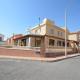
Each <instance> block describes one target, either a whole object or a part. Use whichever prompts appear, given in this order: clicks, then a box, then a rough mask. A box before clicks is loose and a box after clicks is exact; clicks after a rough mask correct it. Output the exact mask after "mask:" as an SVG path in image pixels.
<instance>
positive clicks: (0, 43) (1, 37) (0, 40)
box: [0, 34, 5, 46]
mask: <svg viewBox="0 0 80 80" xmlns="http://www.w3.org/2000/svg"><path fill="white" fill-rule="evenodd" d="M4 44H5V41H4V35H3V34H0V46H1V45H4Z"/></svg>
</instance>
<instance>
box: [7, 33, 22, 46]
mask: <svg viewBox="0 0 80 80" xmlns="http://www.w3.org/2000/svg"><path fill="white" fill-rule="evenodd" d="M22 36H23V35H22V34H15V35H14V34H13V36H11V37H10V38H8V39H7V40H6V45H14V40H13V39H16V38H19V37H22Z"/></svg>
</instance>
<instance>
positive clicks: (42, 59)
mask: <svg viewBox="0 0 80 80" xmlns="http://www.w3.org/2000/svg"><path fill="white" fill-rule="evenodd" d="M76 56H80V54H79V53H78V54H74V55H67V56H62V57H56V58H40V57H18V56H5V55H0V58H10V59H22V60H32V61H44V62H56V61H61V60H64V59H68V58H72V57H76Z"/></svg>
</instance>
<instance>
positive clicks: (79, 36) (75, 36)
mask: <svg viewBox="0 0 80 80" xmlns="http://www.w3.org/2000/svg"><path fill="white" fill-rule="evenodd" d="M68 38H69V40H74V41H77V42H78V44H77V45H78V49H79V51H80V31H78V32H73V33H70V34H69V35H68Z"/></svg>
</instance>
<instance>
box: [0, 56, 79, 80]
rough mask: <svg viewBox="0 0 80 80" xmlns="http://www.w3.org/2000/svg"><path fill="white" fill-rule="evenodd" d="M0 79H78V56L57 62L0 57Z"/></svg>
mask: <svg viewBox="0 0 80 80" xmlns="http://www.w3.org/2000/svg"><path fill="white" fill-rule="evenodd" d="M0 80H80V56H78V57H74V58H70V59H66V60H62V61H58V62H40V61H29V60H13V59H0Z"/></svg>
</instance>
